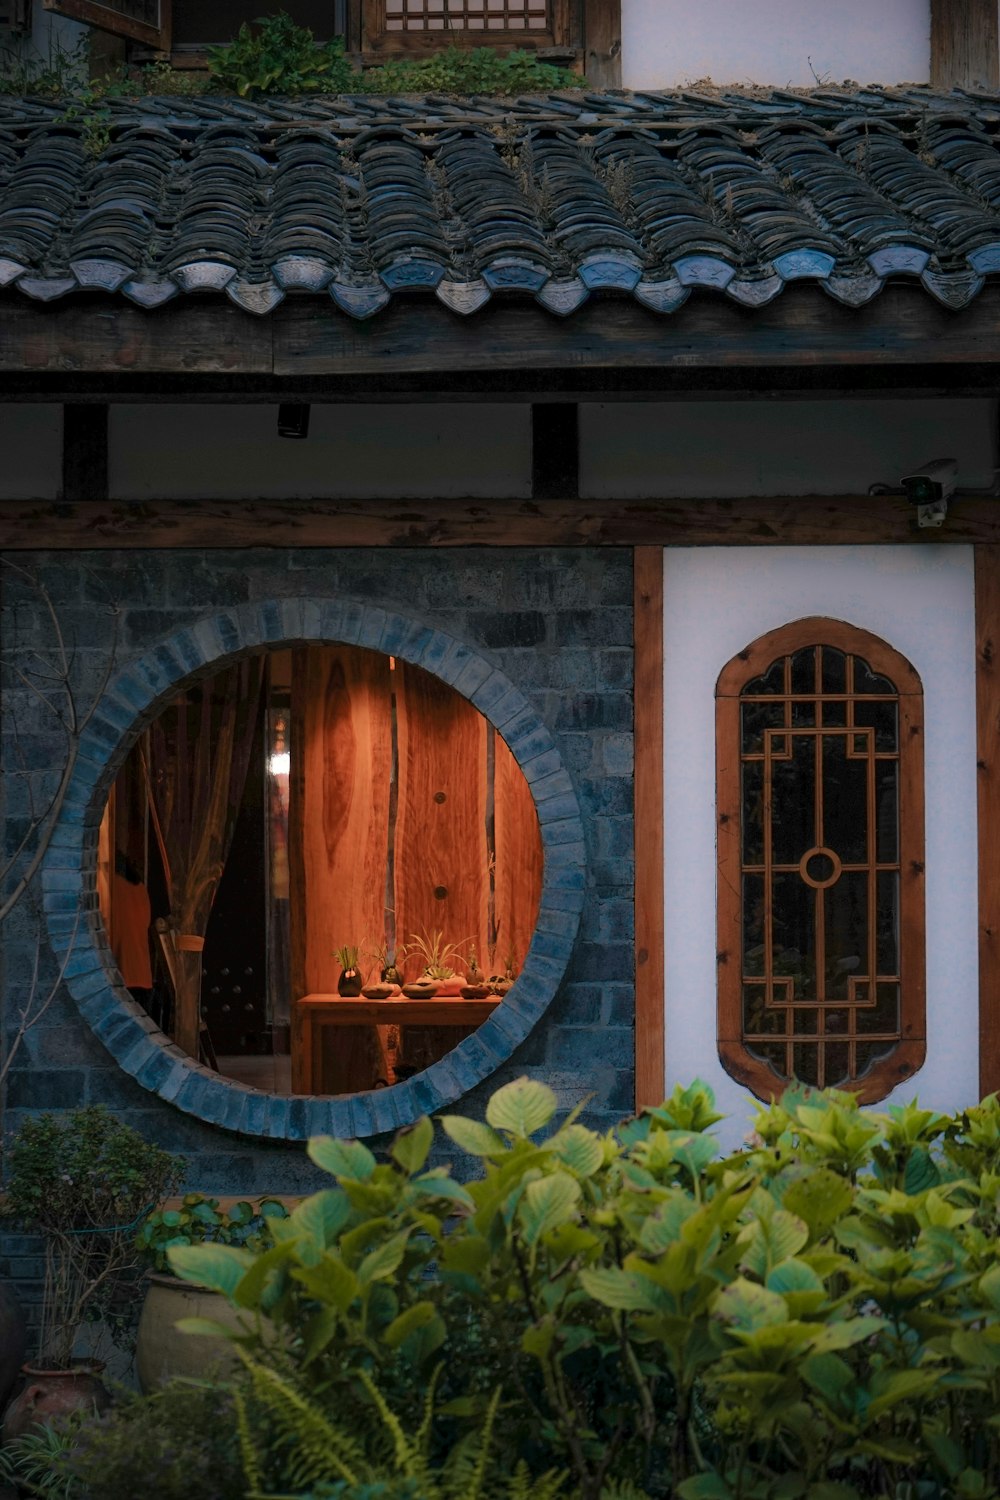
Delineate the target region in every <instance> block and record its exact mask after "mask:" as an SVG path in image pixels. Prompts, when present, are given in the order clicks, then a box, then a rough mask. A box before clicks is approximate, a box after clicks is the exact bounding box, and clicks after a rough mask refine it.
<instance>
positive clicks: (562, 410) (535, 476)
mask: <svg viewBox="0 0 1000 1500" xmlns="http://www.w3.org/2000/svg"><path fill="white" fill-rule="evenodd" d="M579 494H580V422H579V407H578V406H577V405H576V402H575V401H552V402H548V403H546V404H545V405H544V406H535V405H533V406H532V408H531V497H532V499H533V500H560V499H571V500H575V499H577V497H578V496H579Z"/></svg>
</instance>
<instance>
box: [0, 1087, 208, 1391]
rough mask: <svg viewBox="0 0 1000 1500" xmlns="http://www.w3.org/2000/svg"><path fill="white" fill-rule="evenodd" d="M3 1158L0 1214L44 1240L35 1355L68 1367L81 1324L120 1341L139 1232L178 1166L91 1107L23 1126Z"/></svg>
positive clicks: (129, 1316)
mask: <svg viewBox="0 0 1000 1500" xmlns="http://www.w3.org/2000/svg"><path fill="white" fill-rule="evenodd" d="M7 1161H8V1169H9V1173H10V1176H9V1180H8V1186H7V1201H6V1205H5V1208H4V1213H5V1214H6V1215H7V1216H8V1217H10V1218H13V1219H15V1220H17V1221H18V1222H19V1223H21V1224H23V1225H24V1226H25V1227H26V1228H29V1229H34V1230H37V1231H39V1232H40V1233H41V1234H42V1235H43V1236H44V1237H45V1282H44V1287H43V1293H42V1309H41V1312H42V1316H41V1328H40V1346H39V1357H40V1358H41V1359H43V1360H44V1361H45V1362H47V1363H50V1364H51V1365H53V1366H55V1367H56V1368H65V1367H67V1366H68V1365H69V1364H70V1363H71V1361H72V1357H73V1353H74V1348H75V1344H76V1340H77V1336H78V1334H79V1331H80V1328H81V1327H82V1325H83V1323H84V1322H91V1323H95V1324H100V1325H103V1326H102V1328H100V1329H99V1330H97V1332H98V1334H101V1333H103V1334H106V1335H109V1336H110V1337H111V1338H112V1339H113V1340H114V1341H115V1342H122V1343H125V1344H127V1343H128V1342H129V1339H130V1337H131V1334H132V1330H133V1325H134V1316H135V1311H136V1305H137V1303H136V1298H135V1295H134V1283H135V1279H136V1274H137V1265H138V1248H137V1246H136V1243H135V1233H136V1227H137V1225H138V1223H139V1221H140V1219H141V1218H142V1217H143V1216H144V1215H145V1214H147V1213H148V1212H149V1210H150V1208H151V1207H152V1206H153V1204H154V1203H156V1202H157V1201H158V1200H159V1199H161V1198H163V1197H165V1196H166V1195H167V1194H168V1193H170V1192H171V1191H172V1190H173V1188H174V1187H175V1186H176V1183H177V1180H178V1178H179V1177H180V1175H181V1173H182V1171H183V1168H184V1162H183V1160H182V1159H181V1158H179V1157H174V1156H170V1155H169V1154H168V1153H167V1152H166V1151H161V1150H159V1149H158V1148H157V1147H155V1146H152V1145H150V1143H149V1142H148V1141H146V1140H144V1138H143V1137H142V1136H141V1135H139V1133H138V1132H137V1131H135V1130H132V1129H131V1127H130V1126H128V1125H125V1124H123V1123H122V1121H121V1120H119V1119H117V1118H116V1117H115V1116H114V1115H112V1114H109V1112H108V1111H107V1110H106V1109H104V1108H103V1107H102V1106H96V1105H95V1106H92V1107H90V1108H88V1109H78V1110H74V1111H72V1112H71V1113H67V1114H65V1115H60V1116H55V1115H38V1116H36V1117H34V1118H29V1119H27V1120H25V1121H24V1122H23V1124H22V1125H21V1127H20V1129H19V1130H18V1132H17V1134H16V1135H15V1136H14V1137H13V1139H12V1141H11V1144H10V1146H9V1149H8V1156H7ZM98 1342H99V1339H98ZM91 1352H95V1345H94V1340H92V1350H91Z"/></svg>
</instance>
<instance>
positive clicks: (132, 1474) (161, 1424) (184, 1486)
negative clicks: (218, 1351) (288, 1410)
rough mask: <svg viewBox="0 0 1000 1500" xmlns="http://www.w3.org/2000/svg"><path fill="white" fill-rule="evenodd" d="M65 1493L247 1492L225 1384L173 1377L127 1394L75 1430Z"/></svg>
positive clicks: (212, 1499) (154, 1496)
mask: <svg viewBox="0 0 1000 1500" xmlns="http://www.w3.org/2000/svg"><path fill="white" fill-rule="evenodd" d="M66 1466H67V1468H68V1471H69V1472H70V1474H71V1475H72V1476H73V1478H74V1480H75V1482H76V1485H77V1486H78V1487H79V1489H74V1490H73V1491H72V1492H71V1496H70V1497H67V1500H77V1496H78V1495H79V1496H81V1497H86V1500H139V1497H142V1496H149V1497H150V1500H193V1497H195V1496H197V1497H198V1500H244V1496H245V1494H246V1488H245V1484H244V1481H243V1475H242V1472H241V1469H240V1462H239V1452H238V1437H237V1427H236V1408H235V1404H234V1402H233V1399H232V1397H231V1395H230V1394H229V1393H228V1391H226V1390H225V1389H217V1388H214V1387H212V1386H210V1385H207V1384H200V1383H195V1382H188V1381H181V1380H175V1381H171V1382H170V1383H168V1384H167V1385H165V1386H164V1387H163V1388H162V1390H159V1391H157V1392H155V1393H154V1394H153V1395H150V1396H146V1397H141V1396H136V1395H126V1396H124V1397H123V1398H121V1399H120V1401H119V1403H118V1404H117V1405H115V1406H114V1407H113V1408H112V1409H111V1410H110V1411H108V1412H105V1413H104V1415H103V1416H102V1417H101V1418H100V1419H99V1420H97V1421H93V1420H90V1421H88V1422H86V1423H85V1424H84V1425H83V1427H82V1428H81V1430H80V1432H79V1434H78V1435H76V1437H75V1440H74V1443H73V1446H72V1449H71V1452H70V1454H69V1457H68V1461H67V1465H66Z"/></svg>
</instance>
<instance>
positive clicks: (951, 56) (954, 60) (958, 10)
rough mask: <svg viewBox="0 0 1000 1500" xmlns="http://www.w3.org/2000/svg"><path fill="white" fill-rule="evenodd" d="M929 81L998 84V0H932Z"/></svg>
mask: <svg viewBox="0 0 1000 1500" xmlns="http://www.w3.org/2000/svg"><path fill="white" fill-rule="evenodd" d="M931 84H932V85H933V86H934V88H938V89H956V88H958V89H996V88H998V87H1000V34H998V29H997V0H931Z"/></svg>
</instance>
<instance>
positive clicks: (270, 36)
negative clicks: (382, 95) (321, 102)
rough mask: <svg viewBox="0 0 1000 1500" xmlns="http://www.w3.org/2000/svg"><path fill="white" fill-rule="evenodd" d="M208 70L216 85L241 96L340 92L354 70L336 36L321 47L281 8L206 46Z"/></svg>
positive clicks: (351, 77) (347, 83)
mask: <svg viewBox="0 0 1000 1500" xmlns="http://www.w3.org/2000/svg"><path fill="white" fill-rule="evenodd" d="M208 71H209V74H210V75H211V77H212V78H213V79H214V81H215V82H216V83H217V84H218V85H219V87H220V88H224V89H231V90H232V92H233V93H234V94H239V95H240V96H241V97H242V96H245V95H246V94H254V93H260V94H303V93H309V92H312V91H315V90H317V89H322V90H323V91H324V92H325V93H330V94H337V93H342V92H343V91H344V90H345V89H347V88H349V86H350V84H351V82H352V80H353V79H354V73H353V70H352V68H351V66H350V64H349V63H348V62H347V60H346V58H345V57H344V43H343V39H342V38H341V37H335V38H334V39H333V40H332V41H330V42H326V43H323V44H322V45H321V44H320V43H319V42H317V41H316V39H315V38H314V36H313V34H312V32H311V31H310V30H308V28H307V27H304V26H296V24H295V22H294V21H293V20H292V18H291V17H290V16H288V15H286V14H285V12H284V11H278V13H277V14H276V15H272V16H263V17H261V19H260V20H258V21H255V22H254V23H253V24H252V25H250V24H248V23H247V22H244V23H243V25H242V26H241V27H240V29H239V31H238V32H237V33H236V38H235V40H234V41H232V42H229V43H228V44H227V45H226V46H224V47H210V48H209V49H208Z"/></svg>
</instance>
